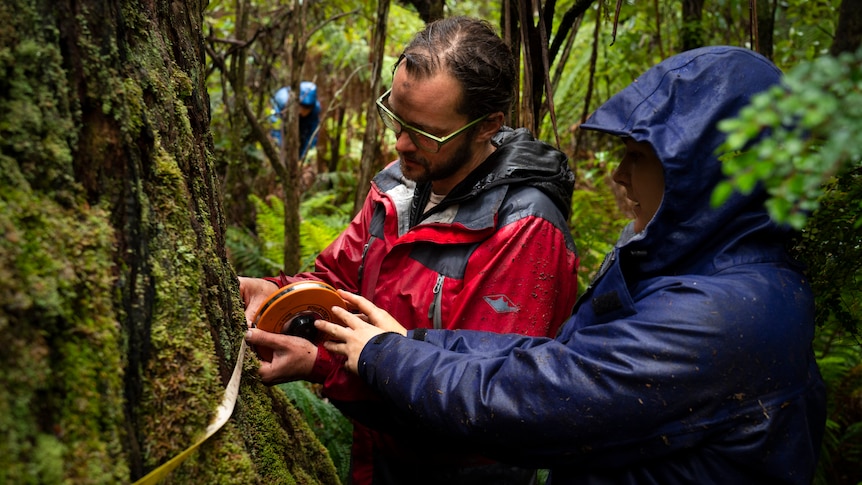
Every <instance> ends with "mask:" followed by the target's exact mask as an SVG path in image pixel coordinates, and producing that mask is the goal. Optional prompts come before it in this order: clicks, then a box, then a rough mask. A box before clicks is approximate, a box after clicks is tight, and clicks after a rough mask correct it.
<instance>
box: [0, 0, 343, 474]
mask: <svg viewBox="0 0 862 485" xmlns="http://www.w3.org/2000/svg"><path fill="white" fill-rule="evenodd" d="M204 4H205V2H191V1H189V2H171V1H167V0H158V1H156V2H139V1H131V0H130V1H119V2H102V1H98V0H78V1H71V0H56V1H55V0H11V1H6V2H3V3H2V4H0V72H2V73H3V75H2V76H0V339H2V341H3V342H4V350H3V352H2V353H0V436H3V437H4V438H3V439H2V440H0V483H39V484H43V483H47V484H50V483H71V484H79V483H80V484H83V483H128V482H131V481H134V480H135V479H137V478H140V477H141V476H142V475H143V474H145V473H146V472H148V471H150V470H151V469H153V468H154V467H156V466H158V465H159V464H161V463H163V462H164V461H166V460H167V459H169V458H170V457H172V456H173V455H175V454H177V453H179V452H180V451H182V450H183V449H185V447H187V446H189V445H191V444H192V443H193V442H194V440H195V439H196V438H197V437H198V436H200V435H201V434H202V433H203V431H204V429H205V428H206V426H207V423H208V422H209V421H210V419H211V418H212V416H213V414H214V410H215V408H216V405H217V404H218V402H219V401H220V399H221V395H222V392H223V388H224V385H225V384H226V382H227V380H228V377H229V374H230V372H231V370H232V367H233V364H234V362H235V360H236V358H237V353H238V349H239V345H240V342H241V338H242V332H243V326H244V316H243V312H242V309H241V302H240V301H239V298H238V292H237V287H236V278H235V275H234V274H233V271H232V269H231V268H230V265H229V263H228V261H227V258H226V255H225V250H224V236H223V228H222V223H223V218H222V214H221V206H220V201H219V198H218V186H217V182H216V177H215V176H214V173H213V167H212V159H211V155H210V153H211V141H210V136H209V132H208V122H209V111H208V101H207V95H206V91H205V86H204V82H203V71H202V70H203V48H202V37H201V35H202V34H201V25H202V19H203V13H202V9H203V8H204ZM255 367H256V361H255V359H254V358H253V357H249V358H247V360H246V362H245V363H244V365H243V368H244V373H243V380H242V386H241V388H240V396H239V400H238V403H237V407H236V409H235V411H234V415H233V416H232V418H231V420H230V421H229V422H228V424H227V425H226V426H225V428H224V429H223V430H221V431H220V432H219V433H218V434H216V435H215V436H214V437H213V438H212V439H210V440H209V441H208V442H207V443H205V444H204V445H203V446H202V447H201V448H200V449H199V450H198V451H197V452H195V453H193V454H192V456H191V457H190V458H189V459H188V460H186V462H185V463H183V464H182V465H181V466H180V467H179V468H177V469H176V470H175V471H174V472H173V473H172V474H171V475H170V476H169V477H168V479H167V480H166V482H168V483H337V481H338V479H337V478H336V473H335V470H334V467H333V465H332V462H331V460H329V458H328V454H327V453H326V450H325V449H324V448H323V446H322V445H320V443H319V442H318V441H317V440H316V438H315V437H314V435H313V433H311V431H310V430H309V429H308V428H307V426H306V425H305V424H304V421H303V420H302V418H301V417H300V416H299V414H298V413H297V412H296V411H295V410H294V409H293V407H292V406H291V404H290V403H289V402H288V401H287V400H286V399H285V398H284V396H283V394H282V393H280V391H278V390H277V389H273V388H268V387H266V386H263V385H261V384H260V383H259V382H258V381H257V378H256V372H255Z"/></svg>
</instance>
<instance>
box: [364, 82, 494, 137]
mask: <svg viewBox="0 0 862 485" xmlns="http://www.w3.org/2000/svg"><path fill="white" fill-rule="evenodd" d="M391 93H392V88H389V90H388V91H386V92H385V93H383V95H382V96H380V97H379V98H377V113H378V114H379V115H380V118H381V119H382V120H383V124H384V125H386V127H387V128H389V129H390V130H392V131H394V132H395V134H396V135H400V134H401V132H402V131H404V130H407V135H408V136H409V137H410V141H412V142H413V144H414V145H416V146H417V147H419V148H421V149H422V150H425V151H426V152H430V153H437V152H439V151H440V147H442V146H443V145H444V144H445V143H448V142H450V141H452V139H453V138H455V137H456V136H458V135H460V134H461V133H464V132H465V131H467V130H468V129H469V128H470V127H471V126H473V125H475V124H476V123H479V122H480V121H483V120H484V119H485V118H487V117H488V115H485V116H482V117H481V118H478V119H475V120H473V121H471V122H469V123H467V124H466V125H465V126H464V127H462V128H460V129H458V130H456V131H454V132H452V133H451V134H449V135H446V136H444V137H442V138H441V137H439V136H434V135H432V134H431V133H428V132H425V131H422V130H420V129H419V128H414V127H412V126H410V125H408V124H407V123H405V122H404V121H403V120H402V119H401V118H399V117H398V116H396V115H395V113H393V112H392V111H389V108H387V107H386V105H385V104H384V103H385V102H386V100H387V99H389V95H390V94H391Z"/></svg>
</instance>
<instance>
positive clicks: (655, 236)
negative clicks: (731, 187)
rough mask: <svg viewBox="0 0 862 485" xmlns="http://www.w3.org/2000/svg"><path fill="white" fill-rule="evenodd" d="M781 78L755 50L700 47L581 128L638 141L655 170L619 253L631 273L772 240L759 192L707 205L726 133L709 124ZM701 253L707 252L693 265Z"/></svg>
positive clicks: (679, 265) (656, 70) (641, 81)
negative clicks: (638, 228)
mask: <svg viewBox="0 0 862 485" xmlns="http://www.w3.org/2000/svg"><path fill="white" fill-rule="evenodd" d="M780 80H781V71H780V70H779V69H778V68H776V67H775V65H773V64H772V63H771V62H770V61H769V60H768V59H766V58H765V57H763V56H761V55H760V54H757V53H756V52H753V51H750V50H747V49H742V48H738V47H728V46H718V47H715V46H714V47H704V48H700V49H694V50H690V51H687V52H683V53H681V54H678V55H676V56H673V57H670V58H668V59H666V60H665V61H663V62H661V63H660V64H658V65H656V66H655V67H653V68H651V69H650V70H648V71H647V72H646V73H644V74H643V75H642V76H640V77H639V78H638V79H636V80H635V81H634V82H633V83H632V84H631V85H629V86H628V87H626V88H625V89H623V90H622V91H620V92H619V93H618V94H616V95H615V96H613V97H612V98H611V99H610V100H608V101H607V102H606V103H605V104H604V105H602V106H601V107H600V108H599V109H597V110H596V112H595V113H594V114H593V115H592V116H591V117H590V119H589V120H587V122H586V123H584V124H583V125H581V128H583V129H588V130H595V131H600V132H603V133H608V134H612V135H617V136H620V137H623V138H631V139H633V140H634V141H638V142H648V143H649V144H650V145H651V146H652V148H653V149H654V151H655V153H656V155H657V156H658V158H659V160H660V161H661V163H662V166H663V169H664V181H665V187H664V196H663V199H662V202H661V205H660V207H659V209H658V211H657V212H656V214H655V216H654V217H653V218H652V220H651V221H650V223H649V224H648V225H647V227H646V230H645V231H644V232H643V233H642V237H637V238H633V239H632V240H631V241H630V242H629V243H628V244H627V245H626V246H625V249H627V250H629V251H627V253H628V254H631V255H635V256H634V257H636V258H638V259H637V260H635V261H633V263H634V264H635V265H636V266H637V267H638V268H639V269H640V271H642V272H645V273H649V272H667V271H668V270H670V271H671V272H676V271H685V270H687V269H690V266H691V265H700V264H710V265H713V266H720V265H721V261H720V259H721V257H720V255H721V254H723V253H724V252H725V251H727V250H729V249H730V248H731V247H733V246H734V243H735V242H737V241H739V240H740V239H741V238H743V237H748V236H751V235H753V234H762V235H764V236H765V237H776V236H778V235H779V233H781V232H782V231H781V230H780V229H779V228H778V227H776V226H775V225H774V224H772V222H771V221H770V220H769V217H768V215H767V213H766V211H765V209H764V207H763V201H764V199H765V197H764V192H763V191H762V190H760V189H758V190H755V191H754V192H752V193H751V194H749V195H746V196H743V195H741V194H735V195H734V196H733V197H731V198H730V199H729V200H728V201H727V202H726V203H725V204H724V205H722V206H721V207H719V208H712V207H711V206H710V198H711V195H712V192H713V189H714V188H715V186H716V185H717V184H718V182H719V181H720V180H722V178H723V175H722V171H721V163H720V161H719V160H718V155H717V154H716V149H717V148H718V147H719V146H720V145H721V144H722V142H724V140H725V138H726V135H725V133H723V132H721V131H719V130H718V128H717V124H718V122H719V121H721V120H723V119H726V118H732V117H734V116H736V115H737V113H738V112H739V111H740V109H742V108H743V107H745V106H746V105H747V104H748V103H749V101H750V100H751V98H752V96H753V95H755V94H757V93H760V92H762V91H764V90H766V89H768V88H769V87H770V86H772V85H775V84H777V83H779V82H780ZM704 251H709V253H707V254H713V255H714V257H713V258H712V259H711V260H710V261H708V262H707V261H703V257H702V255H703V254H704Z"/></svg>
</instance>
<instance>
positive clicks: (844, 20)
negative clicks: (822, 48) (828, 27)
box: [830, 0, 862, 56]
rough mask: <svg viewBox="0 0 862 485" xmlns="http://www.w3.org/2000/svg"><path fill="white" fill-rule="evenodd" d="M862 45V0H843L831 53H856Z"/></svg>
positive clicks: (834, 54)
mask: <svg viewBox="0 0 862 485" xmlns="http://www.w3.org/2000/svg"><path fill="white" fill-rule="evenodd" d="M860 45H862V0H841V7H839V9H838V29H837V31H836V32H835V40H834V41H833V42H832V46H831V47H830V53H831V54H832V55H833V56H837V55H838V54H840V53H842V52H856V51H857V50H858V49H859V46H860Z"/></svg>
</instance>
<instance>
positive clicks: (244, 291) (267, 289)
mask: <svg viewBox="0 0 862 485" xmlns="http://www.w3.org/2000/svg"><path fill="white" fill-rule="evenodd" d="M277 289H278V286H277V285H275V284H274V283H272V282H270V281H267V280H265V279H263V278H247V277H245V276H240V277H239V294H240V296H242V301H243V303H245V321H246V324H248V325H251V324H252V322H253V321H254V316H255V315H257V311H258V310H259V309H260V307H261V306H262V305H263V304H264V303H266V299H267V298H269V296H270V295H272V294H273V293H275V291H276V290H277Z"/></svg>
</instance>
